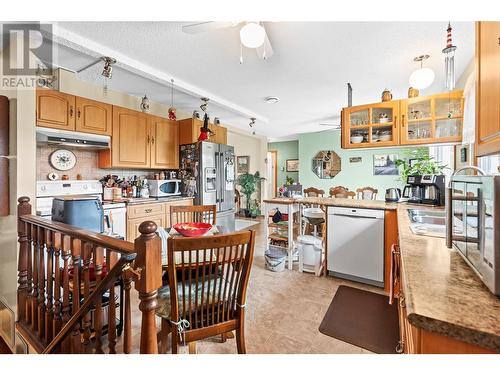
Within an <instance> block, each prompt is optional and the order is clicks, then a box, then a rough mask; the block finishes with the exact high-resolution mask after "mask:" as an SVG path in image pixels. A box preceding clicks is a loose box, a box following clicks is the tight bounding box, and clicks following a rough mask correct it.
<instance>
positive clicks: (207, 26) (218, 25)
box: [182, 21, 238, 34]
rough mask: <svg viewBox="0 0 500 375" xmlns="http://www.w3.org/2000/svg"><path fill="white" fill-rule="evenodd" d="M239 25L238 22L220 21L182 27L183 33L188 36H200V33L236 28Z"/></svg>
mask: <svg viewBox="0 0 500 375" xmlns="http://www.w3.org/2000/svg"><path fill="white" fill-rule="evenodd" d="M237 24H238V22H219V21H206V22H198V23H192V24H190V25H184V26H182V31H183V32H185V33H187V34H198V33H204V32H206V31H211V30H217V29H223V28H225V27H232V26H236V25H237Z"/></svg>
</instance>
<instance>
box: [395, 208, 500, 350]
mask: <svg viewBox="0 0 500 375" xmlns="http://www.w3.org/2000/svg"><path fill="white" fill-rule="evenodd" d="M409 208H421V206H417V207H415V206H411V205H407V204H400V205H399V207H398V227H399V246H400V251H401V260H402V272H403V278H404V282H405V284H404V291H403V292H404V295H405V304H406V309H407V312H408V320H409V321H410V323H411V324H413V325H414V326H416V327H419V328H422V329H425V330H427V331H431V332H435V333H438V334H441V335H446V336H450V337H453V338H455V339H457V340H461V341H465V342H468V343H470V344H475V345H479V346H482V347H485V348H488V349H491V350H494V351H500V299H499V298H497V297H495V296H494V295H493V294H492V293H491V292H490V291H489V289H488V288H486V286H485V285H484V284H483V283H482V282H481V280H480V279H479V277H478V276H477V275H476V274H475V273H474V271H473V270H472V269H471V268H470V267H469V266H468V265H467V264H466V263H465V261H464V260H463V259H462V258H461V257H460V255H459V254H458V253H457V252H456V250H453V249H448V248H447V247H446V244H445V240H444V239H443V238H437V237H428V236H420V235H416V234H413V232H412V231H411V229H410V227H409V225H410V219H409V217H408V212H407V209H409ZM426 210H438V208H426Z"/></svg>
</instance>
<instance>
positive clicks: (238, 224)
mask: <svg viewBox="0 0 500 375" xmlns="http://www.w3.org/2000/svg"><path fill="white" fill-rule="evenodd" d="M257 224H259V222H258V221H255V220H244V219H236V221H235V222H234V229H235V230H237V231H238V230H243V229H246V228H248V227H253V226H254V225H257Z"/></svg>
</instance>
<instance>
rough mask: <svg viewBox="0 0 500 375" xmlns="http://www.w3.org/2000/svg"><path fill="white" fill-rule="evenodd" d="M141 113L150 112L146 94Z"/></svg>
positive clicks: (142, 101)
mask: <svg viewBox="0 0 500 375" xmlns="http://www.w3.org/2000/svg"><path fill="white" fill-rule="evenodd" d="M141 111H142V112H145V113H146V112H149V99H148V97H147V95H146V94H144V97H143V98H142V100H141Z"/></svg>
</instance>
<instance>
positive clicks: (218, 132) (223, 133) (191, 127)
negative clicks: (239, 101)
mask: <svg viewBox="0 0 500 375" xmlns="http://www.w3.org/2000/svg"><path fill="white" fill-rule="evenodd" d="M202 126H203V121H201V120H198V119H193V118H187V119H184V120H180V121H179V144H181V145H186V144H190V143H195V142H198V136H199V135H200V128H201V127H202ZM208 128H209V129H210V130H212V131H213V132H214V133H215V134H214V135H213V136H211V137H210V138H209V139H208V142H213V143H220V144H227V129H226V128H225V127H223V126H221V125H215V124H209V125H208Z"/></svg>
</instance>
